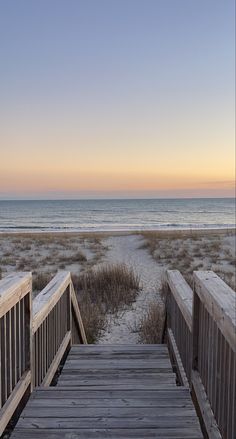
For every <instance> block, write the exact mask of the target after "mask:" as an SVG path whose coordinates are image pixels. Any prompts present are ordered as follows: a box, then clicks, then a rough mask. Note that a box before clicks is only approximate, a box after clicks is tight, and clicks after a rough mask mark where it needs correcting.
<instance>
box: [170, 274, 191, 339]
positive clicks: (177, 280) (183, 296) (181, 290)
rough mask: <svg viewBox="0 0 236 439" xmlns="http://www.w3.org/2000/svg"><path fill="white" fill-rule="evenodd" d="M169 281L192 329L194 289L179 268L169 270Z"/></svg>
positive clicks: (172, 291)
mask: <svg viewBox="0 0 236 439" xmlns="http://www.w3.org/2000/svg"><path fill="white" fill-rule="evenodd" d="M167 281H168V284H169V287H170V289H171V293H172V294H173V296H174V298H175V300H176V302H177V304H178V307H179V308H180V310H181V312H182V315H183V317H184V319H185V321H186V323H187V325H188V327H189V330H190V331H192V313H193V291H192V289H191V288H190V286H189V285H188V283H187V282H186V280H185V279H184V277H183V276H182V274H181V273H180V272H179V271H178V270H167Z"/></svg>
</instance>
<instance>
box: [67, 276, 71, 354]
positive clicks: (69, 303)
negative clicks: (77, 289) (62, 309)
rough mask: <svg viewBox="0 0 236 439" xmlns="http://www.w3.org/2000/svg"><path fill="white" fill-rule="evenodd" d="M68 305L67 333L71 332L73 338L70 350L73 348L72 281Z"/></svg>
mask: <svg viewBox="0 0 236 439" xmlns="http://www.w3.org/2000/svg"><path fill="white" fill-rule="evenodd" d="M68 290H69V291H68V296H67V297H68V303H67V307H68V312H67V315H68V319H67V331H70V333H71V337H70V348H71V346H72V281H71V279H70V284H69V288H68Z"/></svg>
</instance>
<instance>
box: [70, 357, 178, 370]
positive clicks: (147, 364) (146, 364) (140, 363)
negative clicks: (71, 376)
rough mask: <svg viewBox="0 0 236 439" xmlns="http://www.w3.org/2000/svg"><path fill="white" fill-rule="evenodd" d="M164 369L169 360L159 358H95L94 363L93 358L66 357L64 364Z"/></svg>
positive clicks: (77, 366) (90, 367)
mask: <svg viewBox="0 0 236 439" xmlns="http://www.w3.org/2000/svg"><path fill="white" fill-rule="evenodd" d="M92 368H93V369H96V370H99V369H103V370H105V369H117V370H118V369H129V370H132V369H142V370H145V369H153V370H155V369H166V368H171V365H170V361H169V360H166V359H160V360H155V361H151V360H147V361H145V360H136V361H133V360H132V359H130V360H120V361H118V360H97V361H96V363H95V362H94V360H91V361H89V360H81V359H75V360H71V359H68V360H67V361H66V364H65V370H67V369H77V370H83V369H86V370H88V369H92Z"/></svg>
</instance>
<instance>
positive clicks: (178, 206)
mask: <svg viewBox="0 0 236 439" xmlns="http://www.w3.org/2000/svg"><path fill="white" fill-rule="evenodd" d="M232 227H235V200H234V199H233V198H201V199H200V198H197V199H196V198H195V199H151V200H150V199H142V200H141V199H132V200H127V199H123V200H53V201H49V200H42V201H41V200H37V201H31V200H30V201H29V200H27V201H5V200H4V201H0V232H29V231H30V232H33V231H37V232H40V231H42V232H46V231H47V232H51V231H56V232H77V231H79V232H90V231H125V230H128V231H129V230H159V229H165V230H166V229H167V230H170V229H187V228H192V229H196V228H232Z"/></svg>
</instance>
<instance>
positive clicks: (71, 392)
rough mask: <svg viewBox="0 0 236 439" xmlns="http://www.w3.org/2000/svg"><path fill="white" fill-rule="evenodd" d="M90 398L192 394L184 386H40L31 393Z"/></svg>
mask: <svg viewBox="0 0 236 439" xmlns="http://www.w3.org/2000/svg"><path fill="white" fill-rule="evenodd" d="M86 397H87V398H90V399H96V398H112V399H116V398H129V397H130V398H132V399H134V398H142V399H149V398H151V399H153V398H155V399H161V400H162V399H168V400H171V401H172V400H173V399H175V398H178V399H180V398H181V399H185V400H191V399H190V394H189V391H188V389H186V388H184V387H176V386H174V387H171V388H169V389H166V390H164V391H163V390H158V389H157V390H155V389H149V390H145V389H144V390H138V389H137V388H133V389H131V390H120V389H119V388H118V389H117V390H114V389H111V390H107V389H101V388H100V389H98V390H96V389H94V388H92V389H91V388H87V389H86V390H84V389H81V390H80V391H79V392H78V389H76V388H69V389H68V387H60V389H59V388H58V387H38V388H36V389H35V390H34V393H33V394H32V395H31V400H32V399H40V398H43V399H50V398H52V399H55V398H56V399H60V398H63V399H66V398H73V399H84V398H86Z"/></svg>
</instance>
